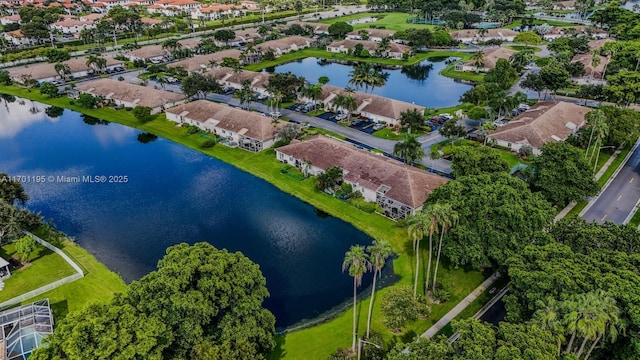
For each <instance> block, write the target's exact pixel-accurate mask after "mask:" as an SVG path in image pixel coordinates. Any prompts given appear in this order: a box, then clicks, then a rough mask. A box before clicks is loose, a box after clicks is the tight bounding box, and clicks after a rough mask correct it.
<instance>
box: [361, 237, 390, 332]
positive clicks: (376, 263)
mask: <svg viewBox="0 0 640 360" xmlns="http://www.w3.org/2000/svg"><path fill="white" fill-rule="evenodd" d="M367 251H368V252H369V261H370V263H371V268H372V270H373V285H372V286H371V299H369V314H368V315H367V338H369V335H370V330H371V313H372V312H373V300H374V298H375V296H376V279H377V278H378V276H381V274H382V268H383V267H384V264H385V262H386V260H387V258H388V257H389V256H391V254H393V251H392V250H391V245H389V243H388V242H386V241H384V240H373V243H372V244H371V245H369V246H367Z"/></svg>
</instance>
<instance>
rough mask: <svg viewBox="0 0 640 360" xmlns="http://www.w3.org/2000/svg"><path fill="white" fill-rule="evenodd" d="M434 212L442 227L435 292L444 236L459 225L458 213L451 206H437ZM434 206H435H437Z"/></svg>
mask: <svg viewBox="0 0 640 360" xmlns="http://www.w3.org/2000/svg"><path fill="white" fill-rule="evenodd" d="M435 205H437V206H436V209H435V210H434V212H435V215H436V222H437V223H438V225H439V226H440V230H439V232H440V241H439V242H438V254H437V255H436V266H435V268H434V269H433V290H434V291H435V290H436V279H437V278H438V264H439V263H440V251H441V250H442V239H443V238H444V234H445V233H446V232H447V231H449V229H451V227H453V226H455V225H456V224H457V223H458V219H459V216H458V212H457V211H455V210H454V209H453V208H452V207H451V204H435ZM435 205H434V206H435Z"/></svg>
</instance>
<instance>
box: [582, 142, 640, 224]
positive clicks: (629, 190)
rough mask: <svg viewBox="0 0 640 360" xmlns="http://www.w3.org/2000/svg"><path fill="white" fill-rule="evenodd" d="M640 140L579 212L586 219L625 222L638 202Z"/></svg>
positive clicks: (601, 221) (639, 201)
mask: <svg viewBox="0 0 640 360" xmlns="http://www.w3.org/2000/svg"><path fill="white" fill-rule="evenodd" d="M638 144H640V140H639V141H638V142H637V143H636V145H634V148H633V149H632V151H631V152H629V155H628V156H627V159H626V161H625V162H624V163H623V164H622V165H621V167H620V168H618V170H616V173H615V174H613V176H612V177H611V180H610V181H609V182H608V183H607V184H605V186H604V188H603V189H602V190H601V191H600V193H599V194H598V195H597V196H596V197H595V198H593V199H592V200H591V201H590V202H589V204H588V205H587V206H586V207H585V208H584V210H583V211H582V212H581V213H580V216H582V217H583V218H584V219H585V220H587V221H595V222H597V223H600V224H601V223H603V222H605V221H611V222H614V223H616V224H625V223H627V222H628V221H629V220H630V219H631V217H632V216H633V214H634V213H635V210H636V207H637V206H638V204H639V203H640V147H639V146H638Z"/></svg>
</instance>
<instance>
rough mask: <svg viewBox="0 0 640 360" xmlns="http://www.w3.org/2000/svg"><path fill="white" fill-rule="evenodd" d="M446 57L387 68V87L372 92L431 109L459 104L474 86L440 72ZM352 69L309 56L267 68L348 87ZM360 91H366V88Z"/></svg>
mask: <svg viewBox="0 0 640 360" xmlns="http://www.w3.org/2000/svg"><path fill="white" fill-rule="evenodd" d="M446 59H447V58H441V59H438V60H437V61H436V60H433V59H432V60H433V61H428V60H425V61H422V62H420V63H419V64H416V65H413V66H407V67H404V68H402V69H389V70H384V71H385V72H388V73H389V79H388V80H387V83H386V84H385V86H383V87H380V88H376V89H374V90H373V93H374V94H376V95H380V96H385V97H388V98H392V99H397V100H402V101H406V102H409V103H415V104H418V105H422V106H426V107H429V108H444V107H450V106H455V105H457V104H459V103H460V101H459V99H460V96H462V94H464V93H465V92H466V91H467V90H469V89H470V88H471V86H470V85H467V84H463V83H461V82H456V81H455V80H454V79H451V78H448V77H446V76H442V75H441V74H440V72H441V71H442V70H444V68H445V67H447V64H446ZM352 69H353V67H352V66H349V65H343V64H337V63H331V62H323V61H318V59H316V58H306V59H303V60H298V61H294V62H290V63H287V64H283V65H279V66H276V67H275V68H270V69H266V71H267V72H274V71H275V72H279V73H284V72H287V71H290V72H292V73H293V74H296V75H298V76H304V78H305V79H307V80H308V81H310V82H312V83H316V82H317V81H318V78H319V77H320V76H328V77H329V84H330V85H334V86H340V87H346V86H348V85H349V72H350V71H351V70H352ZM359 90H360V91H364V89H359ZM369 91H371V89H369Z"/></svg>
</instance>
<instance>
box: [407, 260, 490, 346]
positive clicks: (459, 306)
mask: <svg viewBox="0 0 640 360" xmlns="http://www.w3.org/2000/svg"><path fill="white" fill-rule="evenodd" d="M498 278H499V275H498V273H497V272H496V273H493V275H491V276H489V278H487V280H485V281H484V282H482V284H480V286H478V287H477V288H475V290H473V291H472V292H471V293H470V294H469V295H467V297H465V298H464V299H462V301H460V302H459V303H458V304H457V305H456V306H455V307H454V308H453V309H451V310H450V311H449V312H448V313H446V314H445V315H444V316H443V317H442V318H441V319H440V320H438V322H437V323H435V324H434V325H433V326H432V327H430V328H429V329H428V330H427V331H425V332H424V333H422V335H420V337H421V338H424V337H426V338H429V339H430V338H432V337H433V336H435V335H436V334H437V333H438V332H439V331H440V330H442V328H444V327H445V326H446V325H447V324H448V323H450V322H451V320H453V319H454V318H455V317H456V316H458V315H459V314H460V313H461V312H462V311H463V310H464V309H466V308H467V306H469V305H470V304H471V303H472V302H473V301H474V300H475V299H477V298H478V296H480V294H482V293H483V292H484V291H485V290H486V289H488V288H490V287H491V285H493V283H494V282H496V280H498Z"/></svg>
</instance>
